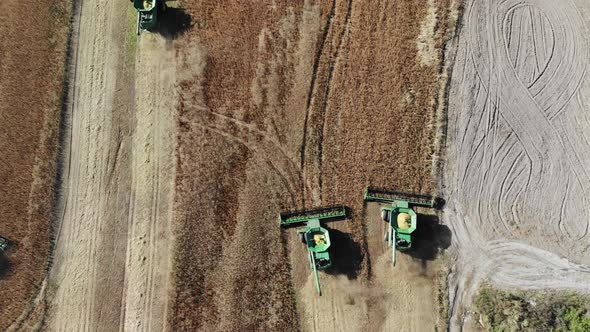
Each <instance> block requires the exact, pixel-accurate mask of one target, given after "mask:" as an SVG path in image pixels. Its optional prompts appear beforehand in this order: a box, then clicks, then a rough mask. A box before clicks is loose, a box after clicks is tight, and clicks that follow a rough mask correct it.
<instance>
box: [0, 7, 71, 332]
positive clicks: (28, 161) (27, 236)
mask: <svg viewBox="0 0 590 332" xmlns="http://www.w3.org/2000/svg"><path fill="white" fill-rule="evenodd" d="M33 8H34V13H32V12H31V10H32V9H33ZM70 12H71V1H69V0H49V1H45V2H44V3H43V5H42V6H39V1H32V0H3V1H1V2H0V127H1V129H0V235H2V236H4V237H7V238H8V239H9V240H11V242H12V248H11V249H10V250H9V252H8V253H7V255H6V256H5V257H2V267H1V268H2V271H0V308H1V309H0V330H5V329H6V328H7V327H8V326H9V325H11V323H13V322H14V321H15V320H17V319H18V318H19V317H21V318H24V317H26V316H27V315H30V314H31V312H30V309H31V308H32V306H31V301H32V300H33V298H34V297H35V295H36V294H37V293H38V291H39V288H40V287H41V284H42V281H43V279H44V277H45V274H46V270H47V267H48V258H49V252H50V249H51V248H50V243H51V241H50V214H51V210H52V204H53V198H54V191H53V188H54V182H55V176H56V160H57V154H58V148H57V147H58V136H59V118H60V111H61V101H62V93H61V91H63V82H64V79H63V77H64V70H63V68H64V63H65V54H66V43H67V37H68V31H69V17H70Z"/></svg>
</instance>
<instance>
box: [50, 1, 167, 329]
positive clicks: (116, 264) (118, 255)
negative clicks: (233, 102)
mask: <svg viewBox="0 0 590 332" xmlns="http://www.w3.org/2000/svg"><path fill="white" fill-rule="evenodd" d="M78 8H79V12H78V13H77V15H76V17H77V20H78V21H77V22H76V27H77V28H76V29H75V31H76V34H75V36H74V38H75V45H74V46H75V50H76V51H75V55H74V59H73V60H74V63H73V66H74V68H73V70H72V72H73V77H72V82H73V84H72V91H71V93H70V112H69V116H70V118H69V122H70V126H71V132H70V133H69V137H68V139H67V142H68V143H69V146H68V147H67V148H66V149H65V151H64V154H65V155H66V158H65V159H66V162H65V164H66V165H65V169H64V176H63V178H64V182H63V186H62V207H63V217H62V218H61V220H60V221H59V225H58V228H59V233H58V237H57V245H56V251H55V256H54V265H53V269H52V271H51V275H50V280H49V285H50V286H49V291H48V293H49V294H48V296H49V298H50V308H49V313H48V317H47V319H46V327H47V329H49V330H56V331H89V330H92V331H94V330H103V331H116V330H119V329H120V328H123V327H125V328H126V329H127V330H145V329H155V330H161V329H162V328H163V324H164V323H165V320H164V318H163V317H165V308H166V296H165V294H167V285H168V279H167V272H168V271H169V263H170V259H169V255H168V253H169V250H168V245H169V241H168V238H169V234H170V230H169V220H170V213H171V212H170V211H171V205H170V202H171V197H172V189H173V187H172V184H173V176H174V175H173V171H174V158H173V157H172V153H173V152H172V151H173V144H174V143H173V142H174V135H173V134H172V131H171V128H172V127H173V124H174V122H173V121H172V112H173V107H174V106H173V105H174V104H173V98H174V97H173V85H174V83H173V82H174V80H175V78H174V63H173V61H172V60H173V52H172V51H171V50H170V49H168V50H167V48H166V41H165V40H164V39H163V38H162V37H160V36H158V35H146V36H142V38H141V40H140V43H139V55H138V56H137V60H136V61H137V65H136V67H135V72H136V73H138V78H137V79H134V77H133V68H130V66H129V65H128V64H127V63H126V61H125V59H126V57H128V56H129V53H127V52H133V51H134V50H130V49H126V48H125V45H126V38H129V35H130V34H129V33H127V31H129V29H133V27H132V26H130V25H128V21H129V20H128V19H127V10H128V3H127V2H120V1H114V0H113V1H104V2H102V3H100V4H99V3H95V2H90V1H83V2H81V4H80V5H79V7H78ZM128 41H129V40H127V42H128ZM152 50H154V51H153V52H152ZM144 68H145V70H144Z"/></svg>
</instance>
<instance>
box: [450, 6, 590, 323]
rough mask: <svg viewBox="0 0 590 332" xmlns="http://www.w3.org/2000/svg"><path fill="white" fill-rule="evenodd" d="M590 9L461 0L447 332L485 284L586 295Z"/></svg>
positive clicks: (589, 269)
mask: <svg viewBox="0 0 590 332" xmlns="http://www.w3.org/2000/svg"><path fill="white" fill-rule="evenodd" d="M589 12H590V7H589V6H588V4H587V3H586V2H584V1H563V2H559V3H557V2H555V1H479V0H472V1H466V2H465V11H464V18H463V25H462V32H461V34H460V39H459V43H458V49H457V55H456V56H457V58H456V62H455V63H456V65H455V68H454V71H453V76H452V81H451V87H450V89H451V90H450V100H449V124H450V126H449V130H448V143H447V146H448V151H449V152H448V156H447V159H448V164H447V165H446V166H445V181H444V185H445V187H446V188H445V195H444V196H445V197H446V198H447V202H448V205H447V210H446V212H445V219H446V220H447V221H448V224H449V225H450V227H451V228H452V230H453V242H454V246H455V249H456V250H455V251H454V252H455V254H456V256H455V260H454V263H453V270H452V273H451V275H450V278H449V289H450V290H451V294H450V298H451V312H450V313H451V315H452V319H451V329H460V328H461V326H464V324H467V323H469V322H473V317H472V316H471V314H470V312H471V311H470V309H469V308H470V306H471V303H472V300H473V297H474V295H475V293H476V291H477V289H478V287H479V285H480V284H481V282H482V281H483V280H486V279H487V280H489V281H490V282H491V283H492V284H493V285H495V286H500V287H503V288H517V289H545V288H551V289H569V290H576V291H582V292H589V291H590V286H589V285H590V265H589V264H590V246H589V245H588V243H590V242H589V239H590V233H589V229H590V228H589V225H590V209H589V208H588V195H587V193H588V191H589V190H590V177H589V176H588V174H589V165H590V147H589V144H588V142H589V140H588V139H589V136H588V128H590V118H589V117H588V114H587V113H588V112H587V110H588V100H587V97H585V96H586V95H587V91H588V87H589V83H588V78H587V75H586V71H587V66H588V63H589V62H588V60H589V59H590V58H589V57H590V53H589V49H588V43H589V42H590V38H589V34H588V19H587V18H588V17H589V16H588V14H589Z"/></svg>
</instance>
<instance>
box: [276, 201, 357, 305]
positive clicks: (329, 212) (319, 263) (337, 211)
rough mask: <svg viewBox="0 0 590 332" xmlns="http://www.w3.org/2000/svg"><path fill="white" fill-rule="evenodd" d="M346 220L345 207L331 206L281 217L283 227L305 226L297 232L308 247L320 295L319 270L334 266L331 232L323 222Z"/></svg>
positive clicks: (286, 213) (285, 213)
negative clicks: (331, 250) (331, 253)
mask: <svg viewBox="0 0 590 332" xmlns="http://www.w3.org/2000/svg"><path fill="white" fill-rule="evenodd" d="M344 218H346V208H345V207H344V206H331V207H324V208H317V209H313V210H304V211H292V212H283V213H281V214H280V216H279V222H280V225H281V227H283V228H290V227H297V226H304V227H303V228H300V229H298V230H297V234H298V236H299V240H301V242H303V243H304V244H305V245H306V246H307V252H308V258H309V264H310V265H311V268H312V270H313V274H314V278H315V285H316V289H317V291H318V294H320V295H321V294H322V290H321V288H320V280H319V276H318V270H324V269H326V268H328V267H329V266H330V265H332V257H331V256H330V245H331V241H330V232H329V231H328V230H327V229H326V228H324V227H322V222H326V221H335V220H341V219H344Z"/></svg>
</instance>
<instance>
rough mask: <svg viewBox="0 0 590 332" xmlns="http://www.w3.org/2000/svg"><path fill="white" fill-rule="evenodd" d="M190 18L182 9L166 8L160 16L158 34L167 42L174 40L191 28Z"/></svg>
mask: <svg viewBox="0 0 590 332" xmlns="http://www.w3.org/2000/svg"><path fill="white" fill-rule="evenodd" d="M191 23H192V17H191V16H190V15H189V14H188V13H187V12H186V11H185V10H184V9H182V8H174V7H168V8H166V11H165V12H164V13H162V14H161V16H160V26H159V28H158V33H160V34H161V35H162V36H163V37H164V38H166V39H167V40H174V39H176V38H178V37H179V36H180V35H182V34H183V33H184V32H185V31H187V30H188V29H189V28H190V27H191Z"/></svg>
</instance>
